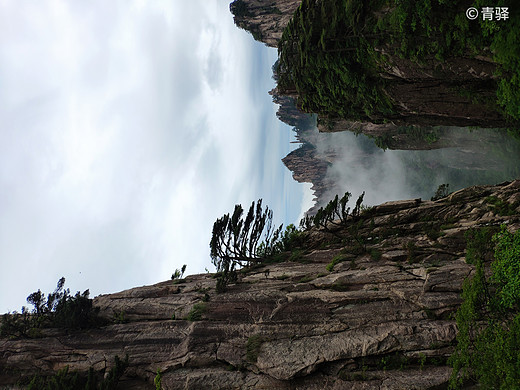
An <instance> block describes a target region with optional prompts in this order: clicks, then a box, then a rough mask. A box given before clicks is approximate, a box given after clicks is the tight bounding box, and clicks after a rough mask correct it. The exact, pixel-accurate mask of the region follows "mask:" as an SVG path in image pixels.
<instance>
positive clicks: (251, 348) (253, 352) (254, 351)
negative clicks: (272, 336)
mask: <svg viewBox="0 0 520 390" xmlns="http://www.w3.org/2000/svg"><path fill="white" fill-rule="evenodd" d="M264 341H265V340H264V338H263V337H262V335H259V334H255V335H252V336H251V337H249V338H248V339H247V344H246V358H247V360H248V361H250V362H252V363H256V361H257V360H258V355H259V353H260V347H261V346H262V344H263V343H264Z"/></svg>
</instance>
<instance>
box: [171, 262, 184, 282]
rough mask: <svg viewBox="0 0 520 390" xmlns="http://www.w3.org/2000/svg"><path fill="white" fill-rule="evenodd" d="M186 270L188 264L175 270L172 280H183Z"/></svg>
mask: <svg viewBox="0 0 520 390" xmlns="http://www.w3.org/2000/svg"><path fill="white" fill-rule="evenodd" d="M185 271H186V264H184V265H183V266H182V268H181V269H176V270H175V272H174V273H173V274H172V280H182V277H183V275H184V272H185Z"/></svg>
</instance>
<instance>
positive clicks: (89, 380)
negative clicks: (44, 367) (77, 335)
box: [21, 355, 129, 390]
mask: <svg viewBox="0 0 520 390" xmlns="http://www.w3.org/2000/svg"><path fill="white" fill-rule="evenodd" d="M128 365H129V363H128V355H126V357H125V360H121V359H120V358H119V357H118V356H117V355H116V356H115V358H114V366H113V367H112V368H111V369H110V371H109V372H108V373H106V375H105V377H104V378H103V379H100V375H96V373H95V372H94V369H93V368H90V369H89V370H88V373H80V372H77V371H69V367H68V366H67V367H65V368H64V369H62V370H59V371H58V372H57V373H56V374H54V375H50V376H42V375H34V376H33V377H32V379H31V380H30V382H29V383H28V385H27V387H26V388H27V390H116V389H117V386H118V383H119V380H120V379H121V377H122V376H123V374H124V373H125V371H126V369H127V368H128ZM23 382H24V380H23V379H22V380H21V383H23ZM26 383H27V382H26Z"/></svg>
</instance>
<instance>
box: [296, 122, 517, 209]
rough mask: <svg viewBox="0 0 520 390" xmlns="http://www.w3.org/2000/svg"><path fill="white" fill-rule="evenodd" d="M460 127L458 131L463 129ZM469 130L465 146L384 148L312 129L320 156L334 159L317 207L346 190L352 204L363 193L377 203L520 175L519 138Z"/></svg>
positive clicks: (366, 199)
mask: <svg viewBox="0 0 520 390" xmlns="http://www.w3.org/2000/svg"><path fill="white" fill-rule="evenodd" d="M456 130H457V131H456V133H457V135H459V134H460V131H461V129H460V128H459V129H456ZM465 131H467V135H466V136H467V137H469V142H467V144H466V146H458V147H450V148H443V149H434V150H413V151H410V150H386V151H385V150H382V149H380V148H379V147H377V146H376V145H375V142H374V140H373V139H371V138H369V137H367V136H365V135H363V134H359V135H356V134H354V133H352V132H340V133H319V132H318V130H317V129H316V128H314V129H313V130H311V131H310V132H307V134H306V136H305V139H306V140H312V143H313V145H314V146H315V148H316V152H317V155H318V157H319V158H321V159H324V160H326V161H328V162H329V163H330V165H329V168H328V170H327V174H326V177H325V178H324V179H323V180H324V182H326V183H333V185H332V187H331V188H330V189H329V190H328V192H326V193H325V194H324V196H322V197H321V199H319V200H318V206H323V205H324V204H326V203H327V202H328V201H329V200H330V199H332V198H333V197H334V196H335V195H336V194H340V195H342V194H344V193H345V192H347V191H348V192H350V193H352V198H351V203H352V202H355V200H356V199H357V197H358V196H359V195H360V194H361V193H363V192H365V197H364V204H367V205H376V204H380V203H383V202H386V201H391V200H399V199H411V198H422V199H423V200H424V199H430V198H431V197H432V196H433V195H434V193H435V191H436V189H437V188H438V186H439V185H441V184H444V183H447V184H449V189H450V191H456V190H458V189H461V188H464V187H467V186H471V185H484V184H497V183H500V182H504V181H508V180H512V179H515V178H517V177H519V176H520V142H519V141H518V140H516V139H514V138H512V137H510V136H508V135H507V132H505V131H499V130H496V129H494V130H487V129H479V130H472V131H471V132H470V131H469V130H465ZM497 132H498V133H497ZM497 134H498V135H497ZM488 135H491V136H488ZM471 139H474V141H475V142H471Z"/></svg>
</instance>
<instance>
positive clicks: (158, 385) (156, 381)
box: [153, 368, 162, 390]
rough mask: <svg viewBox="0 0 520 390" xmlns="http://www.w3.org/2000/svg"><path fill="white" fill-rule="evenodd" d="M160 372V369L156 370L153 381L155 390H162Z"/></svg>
mask: <svg viewBox="0 0 520 390" xmlns="http://www.w3.org/2000/svg"><path fill="white" fill-rule="evenodd" d="M161 382H162V372H161V369H160V368H158V369H157V375H156V376H155V378H154V379H153V383H154V385H155V390H162V383H161Z"/></svg>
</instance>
